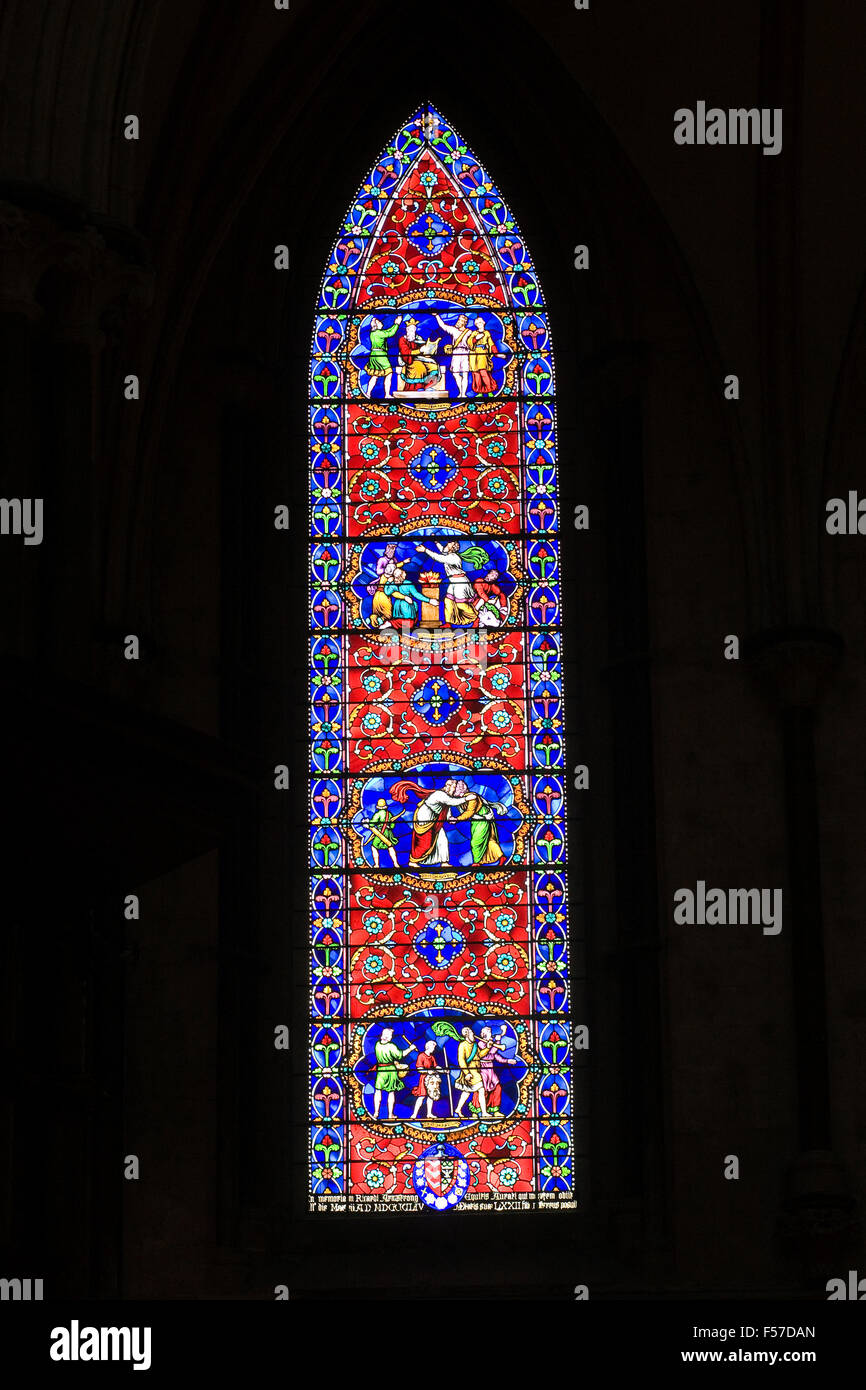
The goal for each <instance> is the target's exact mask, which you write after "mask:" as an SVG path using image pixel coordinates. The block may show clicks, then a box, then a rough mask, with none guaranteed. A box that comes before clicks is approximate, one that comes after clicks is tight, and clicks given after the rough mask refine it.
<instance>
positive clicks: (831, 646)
mask: <svg viewBox="0 0 866 1390" xmlns="http://www.w3.org/2000/svg"><path fill="white" fill-rule="evenodd" d="M844 652H845V643H844V641H843V639H842V638H841V637H840V636H839V634H838V633H837V632H829V631H827V630H825V629H823V628H807V627H802V628H779V629H775V630H772V631H767V632H759V633H755V634H754V635H753V636H751V637H747V638H746V639H745V640H744V642H743V659H744V661H745V662H746V664H747V665H748V667H749V668H750V669H751V672H752V674H753V676H754V677H755V679H756V680H757V682H758V683H759V685H760V686H761V687H762V688H763V689H764V691H765V692H766V693H767V694H768V695H769V696H770V698H771V700H772V702H773V703H774V704H775V705H776V706H777V707H778V708H780V709H785V710H789V709H800V710H803V709H815V708H817V706H818V705H819V704H820V702H821V699H822V698H823V695H824V692H825V690H826V688H827V686H828V684H829V683H830V681H831V680H832V678H833V676H834V675H835V672H836V670H837V669H838V667H839V665H840V663H841V661H842V658H843V656H844Z"/></svg>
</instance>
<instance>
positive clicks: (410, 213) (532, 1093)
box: [309, 106, 573, 1212]
mask: <svg viewBox="0 0 866 1390" xmlns="http://www.w3.org/2000/svg"><path fill="white" fill-rule="evenodd" d="M554 385H555V382H554V367H553V358H552V354H551V347H550V334H549V328H548V319H547V313H546V309H545V304H544V299H543V297H542V291H541V286H540V284H539V281H538V277H537V275H536V273H535V270H534V268H533V264H532V261H531V259H530V255H529V252H528V250H527V248H526V246H525V245H524V242H523V239H522V237H521V234H520V231H519V230H518V228H517V226H516V224H515V222H514V219H513V218H512V216H511V214H510V212H509V210H508V208H507V206H506V204H505V203H504V202H503V200H502V198H501V196H500V194H499V192H498V191H497V189H496V187H495V186H494V184H493V182H492V181H491V179H490V177H489V175H488V174H487V172H486V171H485V170H484V168H483V167H482V166H481V165H480V164H479V162H478V160H477V159H476V158H475V156H474V155H473V154H472V152H471V151H470V150H469V149H468V148H467V146H466V145H465V144H464V143H463V141H462V140H461V138H460V136H459V135H458V134H457V133H456V131H455V130H454V129H453V127H451V126H450V125H449V123H448V122H447V121H446V120H445V118H444V117H443V116H442V115H441V114H439V113H438V112H437V111H435V110H434V109H433V108H432V107H430V106H427V107H425V108H422V109H421V110H419V111H418V112H416V113H415V115H414V116H413V117H412V118H411V119H410V120H409V121H407V123H406V124H405V125H404V126H403V127H402V129H401V130H399V131H398V133H397V134H396V135H395V137H394V139H393V140H392V141H391V142H390V144H389V145H388V146H387V148H386V149H385V150H384V152H383V154H382V156H381V158H380V159H379V160H378V162H377V163H376V165H375V167H374V168H373V169H372V170H371V171H370V174H369V175H368V177H367V179H366V180H365V181H364V183H363V184H362V185H361V188H360V190H359V192H358V195H357V197H356V199H355V201H354V203H353V204H352V207H351V208H350V210H349V213H348V215H347V217H346V219H345V221H344V222H343V224H342V226H341V228H340V231H339V235H338V237H337V240H336V243H335V245H334V248H333V251H332V253H331V256H330V259H329V262H328V265H327V268H326V271H325V274H324V278H323V281H322V287H321V292H320V295H319V302H318V306H317V312H316V320H315V329H314V333H313V346H312V359H311V370H310V451H311V454H310V483H311V500H310V578H311V585H310V677H311V687H310V714H311V739H310V745H311V754H310V757H311V763H310V773H311V778H310V866H311V873H310V910H311V932H312V934H311V969H310V1008H311V1042H310V1058H311V1078H310V1150H309V1153H310V1194H311V1197H310V1201H311V1208H312V1209H313V1210H315V1211H320V1212H324V1211H340V1212H343V1211H348V1212H352V1211H359V1212H371V1211H401V1210H402V1211H408V1210H412V1211H421V1210H423V1209H424V1208H425V1207H427V1208H430V1209H432V1210H439V1211H445V1210H452V1209H458V1210H464V1211H471V1210H491V1209H497V1210H501V1209H506V1208H513V1209H528V1208H539V1207H548V1208H549V1207H557V1208H562V1207H563V1206H565V1205H573V1183H572V1154H573V1135H572V1103H571V1092H572V1086H571V1072H570V1058H571V1037H570V1023H569V1015H568V1009H569V974H568V927H567V920H566V889H565V864H566V820H565V800H566V785H565V756H564V749H563V692H562V650H561V627H560V618H561V615H560V589H559V529H558V499H557V484H556V452H555V432H556V424H555V413H554V399H555V398H554Z"/></svg>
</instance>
